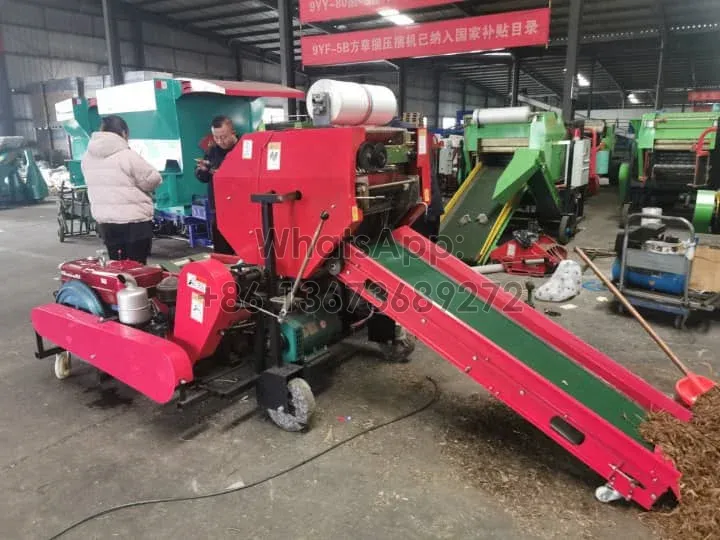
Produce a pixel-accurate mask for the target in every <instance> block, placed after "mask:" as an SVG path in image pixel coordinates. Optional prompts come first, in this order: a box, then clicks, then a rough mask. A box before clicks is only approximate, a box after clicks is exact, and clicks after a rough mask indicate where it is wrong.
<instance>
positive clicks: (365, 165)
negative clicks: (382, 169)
mask: <svg viewBox="0 0 720 540" xmlns="http://www.w3.org/2000/svg"><path fill="white" fill-rule="evenodd" d="M373 154H374V152H373V145H372V144H371V143H369V142H365V143H362V144H361V145H360V148H359V149H358V152H357V164H358V167H360V168H361V169H363V170H366V171H368V170H372V169H373Z"/></svg>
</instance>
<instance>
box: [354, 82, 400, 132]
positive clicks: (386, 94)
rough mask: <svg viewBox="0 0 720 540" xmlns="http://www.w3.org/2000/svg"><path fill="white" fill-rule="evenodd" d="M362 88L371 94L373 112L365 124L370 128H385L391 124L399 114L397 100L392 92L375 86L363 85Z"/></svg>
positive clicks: (383, 87)
mask: <svg viewBox="0 0 720 540" xmlns="http://www.w3.org/2000/svg"><path fill="white" fill-rule="evenodd" d="M362 86H363V87H364V88H365V90H366V91H367V93H368V94H370V100H371V102H372V103H371V106H372V111H371V112H370V116H369V117H368V119H367V120H366V121H365V122H364V123H365V124H367V125H370V126H384V125H385V124H388V123H390V121H392V119H393V118H395V114H396V113H397V100H396V99H395V94H393V93H392V90H390V89H389V88H387V87H385V86H376V85H373V84H363V85H362Z"/></svg>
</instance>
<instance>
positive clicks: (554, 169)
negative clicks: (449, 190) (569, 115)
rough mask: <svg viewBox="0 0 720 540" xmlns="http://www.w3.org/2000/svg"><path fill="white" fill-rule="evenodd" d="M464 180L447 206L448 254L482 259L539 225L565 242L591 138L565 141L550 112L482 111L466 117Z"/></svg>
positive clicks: (578, 211) (577, 210) (579, 199)
mask: <svg viewBox="0 0 720 540" xmlns="http://www.w3.org/2000/svg"><path fill="white" fill-rule="evenodd" d="M463 151H464V152H465V156H464V157H465V159H464V162H465V163H466V164H468V167H470V168H471V169H470V171H469V172H468V173H467V177H466V178H465V180H464V181H463V182H462V184H461V185H460V188H459V189H458V191H457V192H456V193H455V195H454V196H453V198H452V199H451V200H450V202H449V203H448V204H447V206H446V208H445V214H444V215H443V217H442V221H441V225H440V227H441V229H440V230H441V234H442V236H443V238H445V239H446V241H448V242H450V243H451V244H452V246H451V247H452V251H453V253H454V254H455V255H456V256H457V257H459V258H460V259H463V260H464V261H465V262H468V263H470V264H478V263H479V264H484V263H485V262H487V261H488V258H489V256H490V252H491V251H492V249H494V247H495V246H496V245H497V244H498V242H499V241H500V240H501V239H502V238H503V236H504V234H505V233H506V231H509V230H511V229H519V228H528V227H529V226H530V222H537V223H538V224H539V225H540V226H541V227H542V229H544V230H545V231H546V232H548V233H550V234H551V235H555V236H557V238H558V240H559V241H560V242H562V243H565V242H567V241H568V240H569V238H570V237H571V236H572V235H573V234H574V232H575V226H576V223H577V218H578V217H581V216H582V211H583V197H584V190H585V188H586V186H587V184H588V177H589V160H590V141H589V140H587V139H582V138H579V139H578V140H570V139H568V137H567V131H566V129H565V127H564V126H563V124H562V122H561V121H560V119H559V117H558V116H557V114H556V113H554V112H540V113H532V112H531V111H530V108H529V107H510V108H505V109H482V110H477V111H475V112H474V113H473V115H472V118H471V117H469V116H468V117H466V119H465V137H464V149H463Z"/></svg>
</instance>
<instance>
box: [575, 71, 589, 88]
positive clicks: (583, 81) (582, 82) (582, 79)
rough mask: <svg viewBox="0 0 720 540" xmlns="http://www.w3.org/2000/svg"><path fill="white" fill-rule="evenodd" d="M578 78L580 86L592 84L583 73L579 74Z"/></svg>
mask: <svg viewBox="0 0 720 540" xmlns="http://www.w3.org/2000/svg"><path fill="white" fill-rule="evenodd" d="M577 80H578V85H580V86H590V81H588V80H587V79H586V78H585V75H583V74H582V73H578V74H577Z"/></svg>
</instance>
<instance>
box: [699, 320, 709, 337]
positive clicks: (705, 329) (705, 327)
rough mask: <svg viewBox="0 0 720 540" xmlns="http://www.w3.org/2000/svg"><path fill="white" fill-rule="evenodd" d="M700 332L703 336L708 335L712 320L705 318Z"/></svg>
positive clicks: (700, 326)
mask: <svg viewBox="0 0 720 540" xmlns="http://www.w3.org/2000/svg"><path fill="white" fill-rule="evenodd" d="M698 332H700V333H701V334H707V333H708V332H710V319H708V318H707V317H705V318H703V319H702V320H701V321H700V324H699V325H698Z"/></svg>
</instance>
